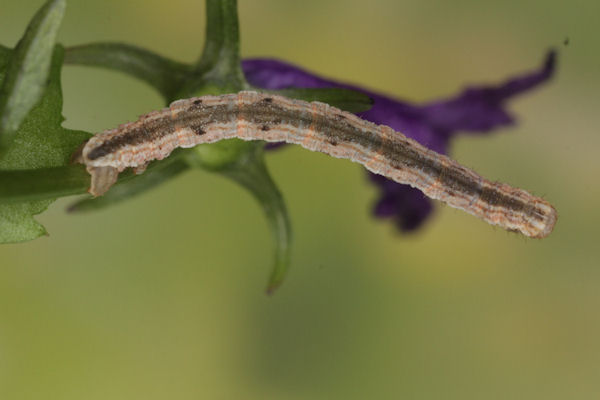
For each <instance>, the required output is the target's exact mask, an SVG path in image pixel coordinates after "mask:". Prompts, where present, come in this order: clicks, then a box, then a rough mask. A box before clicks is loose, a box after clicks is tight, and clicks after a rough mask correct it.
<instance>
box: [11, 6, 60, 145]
mask: <svg viewBox="0 0 600 400" xmlns="http://www.w3.org/2000/svg"><path fill="white" fill-rule="evenodd" d="M64 11H65V0H50V1H48V2H47V3H46V4H45V5H44V6H43V7H42V8H41V9H40V10H39V11H38V12H37V14H36V15H35V16H34V17H33V19H32V20H31V22H30V23H29V26H28V27H27V30H26V31H25V34H24V36H23V37H22V38H21V40H20V41H19V43H18V44H17V47H16V48H15V49H14V51H13V54H12V57H11V60H10V63H9V65H8V68H7V71H6V76H5V77H4V79H3V84H2V87H1V88H0V150H6V148H8V146H9V145H10V144H11V143H12V141H13V140H14V137H15V133H16V130H17V129H18V127H19V125H20V124H21V122H22V121H23V119H24V118H25V116H26V115H27V113H28V112H29V110H31V108H32V107H33V106H34V105H35V104H36V103H37V102H38V101H39V99H40V97H41V96H42V93H43V91H44V88H45V87H46V82H47V79H48V74H49V71H50V61H51V59H52V51H53V48H54V42H55V41H56V35H57V33H58V28H59V26H60V23H61V21H62V17H63V15H64Z"/></svg>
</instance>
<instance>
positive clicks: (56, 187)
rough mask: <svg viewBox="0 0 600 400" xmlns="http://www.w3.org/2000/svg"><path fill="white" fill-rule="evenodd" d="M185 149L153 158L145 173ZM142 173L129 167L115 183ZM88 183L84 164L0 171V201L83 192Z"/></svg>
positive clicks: (166, 163)
mask: <svg viewBox="0 0 600 400" xmlns="http://www.w3.org/2000/svg"><path fill="white" fill-rule="evenodd" d="M184 153H185V151H176V152H173V154H171V156H170V157H167V158H165V159H164V160H161V161H155V162H153V163H152V164H150V165H149V166H148V169H147V172H146V173H150V172H151V171H153V170H155V169H164V168H167V167H169V165H170V164H173V163H176V162H181V161H180V160H181V157H182V156H183V155H184ZM141 177H143V175H135V174H134V173H133V172H131V170H126V171H123V172H122V173H121V174H119V180H118V181H117V183H116V185H120V184H122V183H125V182H129V181H132V180H136V179H141ZM89 187H90V174H88V172H87V171H86V170H85V167H84V166H83V165H66V166H62V167H53V168H40V169H31V170H14V171H0V188H2V191H1V192H0V203H18V202H24V201H34V200H45V199H54V198H57V197H63V196H71V195H75V194H83V193H86V192H87V190H88V188H89Z"/></svg>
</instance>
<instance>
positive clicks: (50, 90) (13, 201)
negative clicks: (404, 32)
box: [0, 0, 371, 292]
mask: <svg viewBox="0 0 600 400" xmlns="http://www.w3.org/2000/svg"><path fill="white" fill-rule="evenodd" d="M206 6H207V25H206V41H205V44H204V51H203V53H202V56H201V57H200V58H199V60H198V62H197V63H195V64H194V65H186V64H182V63H179V62H176V61H172V60H169V59H167V58H165V57H162V56H160V55H157V54H154V53H152V52H150V51H148V50H145V49H141V48H139V47H135V46H131V45H127V44H123V43H98V44H89V45H82V46H76V47H72V48H69V49H67V50H66V53H65V54H64V59H65V62H66V63H70V64H80V65H88V66H97V67H104V68H110V69H114V70H118V71H121V72H124V73H126V74H129V75H131V76H133V77H136V78H138V79H141V80H142V81H144V82H146V83H147V84H149V85H151V86H152V87H154V88H155V89H156V90H157V91H158V92H159V93H160V94H161V95H162V96H163V98H164V100H165V103H166V104H169V103H170V102H172V101H173V100H176V99H179V98H186V97H193V96H201V95H206V94H214V95H218V94H224V93H231V92H238V91H240V90H245V89H246V90H247V89H252V88H251V87H250V85H249V84H248V83H247V82H246V80H245V78H244V74H243V72H242V69H241V63H240V61H241V60H240V52H239V46H240V45H239V28H238V18H237V2H236V0H207V2H206ZM64 8H65V0H51V1H48V2H47V3H46V5H44V7H42V8H41V9H40V11H39V12H38V13H37V14H36V16H35V17H34V18H33V20H32V22H31V23H30V25H29V27H28V29H27V31H26V32H25V35H24V36H23V38H22V39H21V41H20V42H19V44H18V45H17V47H16V48H15V49H14V50H13V51H11V50H10V49H7V48H5V47H2V46H0V83H2V91H1V92H0V117H1V118H2V120H1V121H2V123H1V124H0V135H1V136H0V144H3V145H4V146H5V149H4V150H5V151H4V153H3V154H2V155H1V156H0V188H1V189H2V190H0V242H4V243H6V242H18V241H25V240H30V239H34V238H36V237H39V236H40V235H43V234H46V230H45V229H44V227H43V226H41V225H40V224H38V223H37V222H36V221H35V220H34V219H33V217H32V216H33V215H36V214H39V213H40V212H42V211H44V210H45V209H46V208H47V207H48V205H49V204H50V203H51V202H52V201H53V200H54V199H55V198H56V197H60V196H67V195H73V194H81V193H84V192H85V191H86V190H87V188H88V187H89V182H90V177H89V174H88V173H87V172H86V171H85V168H84V167H83V166H81V165H72V164H70V160H69V158H70V156H71V154H73V152H74V151H75V149H76V148H77V147H78V146H79V145H80V144H81V143H82V142H84V141H85V140H86V139H87V138H88V137H89V135H90V134H88V133H86V132H82V131H71V130H68V129H64V128H62V127H61V123H62V121H63V118H62V116H61V109H62V93H61V90H60V72H61V67H62V61H63V49H62V48H61V47H60V46H57V47H56V50H55V51H54V56H53V57H52V48H53V47H54V41H55V38H56V32H57V30H58V26H59V24H60V21H61V19H62V15H63V13H64ZM51 61H52V63H51ZM50 63H51V64H50ZM50 65H51V68H50ZM48 78H49V79H48ZM47 81H48V84H47V85H46V82H47ZM271 92H272V93H278V94H281V95H285V96H289V97H294V98H299V99H303V100H307V101H313V100H319V101H323V102H327V103H329V104H332V105H334V106H337V107H339V108H342V109H345V110H348V111H353V112H357V111H364V110H367V109H368V108H369V107H370V105H371V100H370V99H369V98H368V97H367V96H365V95H363V94H361V93H357V92H353V91H350V90H344V89H287V90H283V91H271ZM40 98H41V100H40ZM9 144H10V146H9ZM263 146H264V143H262V142H245V141H242V140H227V141H221V142H218V143H214V144H210V145H200V146H196V147H195V148H193V149H185V150H184V149H179V150H177V151H175V152H173V153H172V154H171V156H170V157H168V158H166V159H164V160H161V161H155V162H153V163H151V164H150V165H149V167H148V169H147V171H146V172H145V173H144V174H142V175H139V176H136V175H134V174H133V173H132V172H131V171H125V172H123V173H121V174H120V175H119V180H118V182H117V184H116V185H115V186H114V187H113V188H112V189H111V190H110V191H109V192H108V193H107V194H105V195H104V196H101V197H99V198H94V199H92V198H90V197H86V198H84V199H82V200H80V201H78V202H76V203H75V204H73V205H72V206H71V207H70V209H69V210H70V211H73V212H83V211H91V210H96V209H99V208H104V207H107V206H110V205H113V204H116V203H118V202H121V201H123V200H125V199H129V198H132V197H134V196H137V195H139V194H142V193H144V192H145V191H147V190H150V189H152V188H154V187H156V186H158V185H160V184H161V183H163V182H165V181H167V180H168V179H171V178H173V177H174V176H176V175H179V174H181V173H182V172H184V171H186V170H187V169H189V168H190V167H199V168H203V169H206V170H209V171H213V172H215V173H219V174H221V175H222V176H224V177H226V178H228V179H232V180H233V181H235V182H237V183H238V184H240V185H241V186H242V187H244V188H245V189H247V190H248V191H250V193H252V195H253V196H254V197H255V198H256V199H257V200H258V202H259V204H260V205H261V207H262V208H263V211H264V212H265V215H266V217H267V220H268V221H269V226H270V227H271V231H272V232H273V235H274V238H275V243H276V249H275V266H274V268H273V272H272V274H271V278H270V280H269V284H268V288H267V290H268V292H272V291H273V290H274V289H275V288H276V287H277V286H279V285H280V284H281V282H282V281H283V278H284V276H285V274H286V272H287V269H288V266H289V261H290V255H289V249H290V247H291V227H290V222H289V217H288V214H287V210H286V207H285V203H284V201H283V198H282V196H281V193H280V192H279V190H278V189H277V186H276V184H275V183H274V182H273V180H272V179H271V177H270V175H269V172H268V171H267V168H266V166H265V163H264V158H263ZM0 150H1V149H0Z"/></svg>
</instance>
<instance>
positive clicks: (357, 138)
mask: <svg viewBox="0 0 600 400" xmlns="http://www.w3.org/2000/svg"><path fill="white" fill-rule="evenodd" d="M230 138H239V139H243V140H265V141H268V142H287V143H294V144H298V145H300V146H302V147H304V148H306V149H308V150H312V151H319V152H323V153H326V154H329V155H331V156H333V157H337V158H347V159H350V160H352V161H354V162H357V163H360V164H362V165H363V166H365V167H366V168H367V169H368V170H369V171H372V172H374V173H376V174H380V175H383V176H385V177H388V178H390V179H392V180H394V181H396V182H399V183H403V184H408V185H410V186H413V187H415V188H417V189H419V190H421V191H422V192H423V193H424V194H425V195H427V196H428V197H430V198H432V199H437V200H440V201H442V202H444V203H446V204H448V205H450V206H452V207H455V208H458V209H461V210H464V211H466V212H468V213H470V214H472V215H474V216H476V217H479V218H481V219H483V220H484V221H486V222H488V223H490V224H493V225H498V226H500V227H502V228H504V229H507V230H510V231H515V232H520V233H522V234H524V235H526V236H529V237H534V238H543V237H546V236H548V235H549V234H550V232H552V229H553V227H554V224H555V223H556V219H557V213H556V210H555V209H554V207H552V205H550V203H548V202H547V201H546V200H544V199H542V198H539V197H536V196H533V195H531V194H529V193H528V192H526V191H525V190H522V189H518V188H514V187H511V186H509V185H507V184H504V183H499V182H492V181H489V180H487V179H485V178H483V177H481V176H480V175H478V174H477V173H476V172H474V171H472V170H471V169H469V168H466V167H464V166H462V165H460V164H459V163H457V162H456V161H454V160H452V159H450V158H449V157H447V156H445V155H441V154H438V153H436V152H434V151H432V150H430V149H428V148H426V147H424V146H422V145H421V144H419V143H417V142H416V141H414V140H412V139H409V138H407V137H406V136H404V135H403V134H401V133H399V132H395V131H394V130H393V129H392V128H390V127H388V126H385V125H376V124H373V123H371V122H369V121H365V120H363V119H360V118H359V117H357V116H355V115H354V114H351V113H348V112H344V111H341V110H339V109H337V108H335V107H332V106H329V105H327V104H325V103H320V102H311V103H309V102H305V101H301V100H294V99H289V98H286V97H282V96H277V95H273V94H267V93H257V92H252V91H242V92H239V93H237V94H226V95H222V96H203V97H196V98H190V99H183V100H177V101H175V102H173V103H171V105H170V106H169V107H168V108H164V109H162V110H159V111H154V112H151V113H149V114H146V115H143V116H141V117H140V118H139V119H138V120H137V121H135V122H130V123H127V124H123V125H121V126H119V127H117V128H115V129H112V130H107V131H104V132H101V133H99V134H97V135H95V136H93V137H92V138H90V140H89V141H88V142H86V143H85V144H84V145H83V146H82V148H80V149H79V150H78V152H76V154H75V155H74V157H75V159H76V161H78V162H80V163H82V164H85V166H86V169H87V171H88V172H89V173H90V175H91V187H90V189H89V192H90V193H91V194H92V195H93V196H100V195H102V194H104V193H105V192H106V191H107V190H108V189H109V188H110V187H111V186H112V185H113V184H114V183H115V182H116V180H117V177H118V174H119V173H120V172H121V171H123V170H124V169H126V168H129V167H131V168H134V171H135V172H136V173H142V172H143V171H144V169H145V166H146V165H147V164H148V163H149V162H150V161H152V160H161V159H163V158H165V157H167V156H168V155H169V154H170V153H171V152H172V151H173V150H174V149H176V148H178V147H183V148H187V147H193V146H196V145H198V144H201V143H212V142H216V141H219V140H223V139H230Z"/></svg>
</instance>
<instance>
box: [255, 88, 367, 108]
mask: <svg viewBox="0 0 600 400" xmlns="http://www.w3.org/2000/svg"><path fill="white" fill-rule="evenodd" d="M255 90H256V91H259V92H268V93H273V94H278V95H280V96H286V97H291V98H294V99H298V100H304V101H320V102H321V103H327V104H329V105H332V106H334V107H337V108H339V109H341V110H344V111H348V112H351V113H358V112H363V111H368V110H369V109H370V108H371V107H372V106H373V99H371V98H370V97H369V96H367V95H366V94H364V93H361V92H357V91H356V90H351V89H342V88H290V89H280V90H263V89H258V88H256V89H255Z"/></svg>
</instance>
